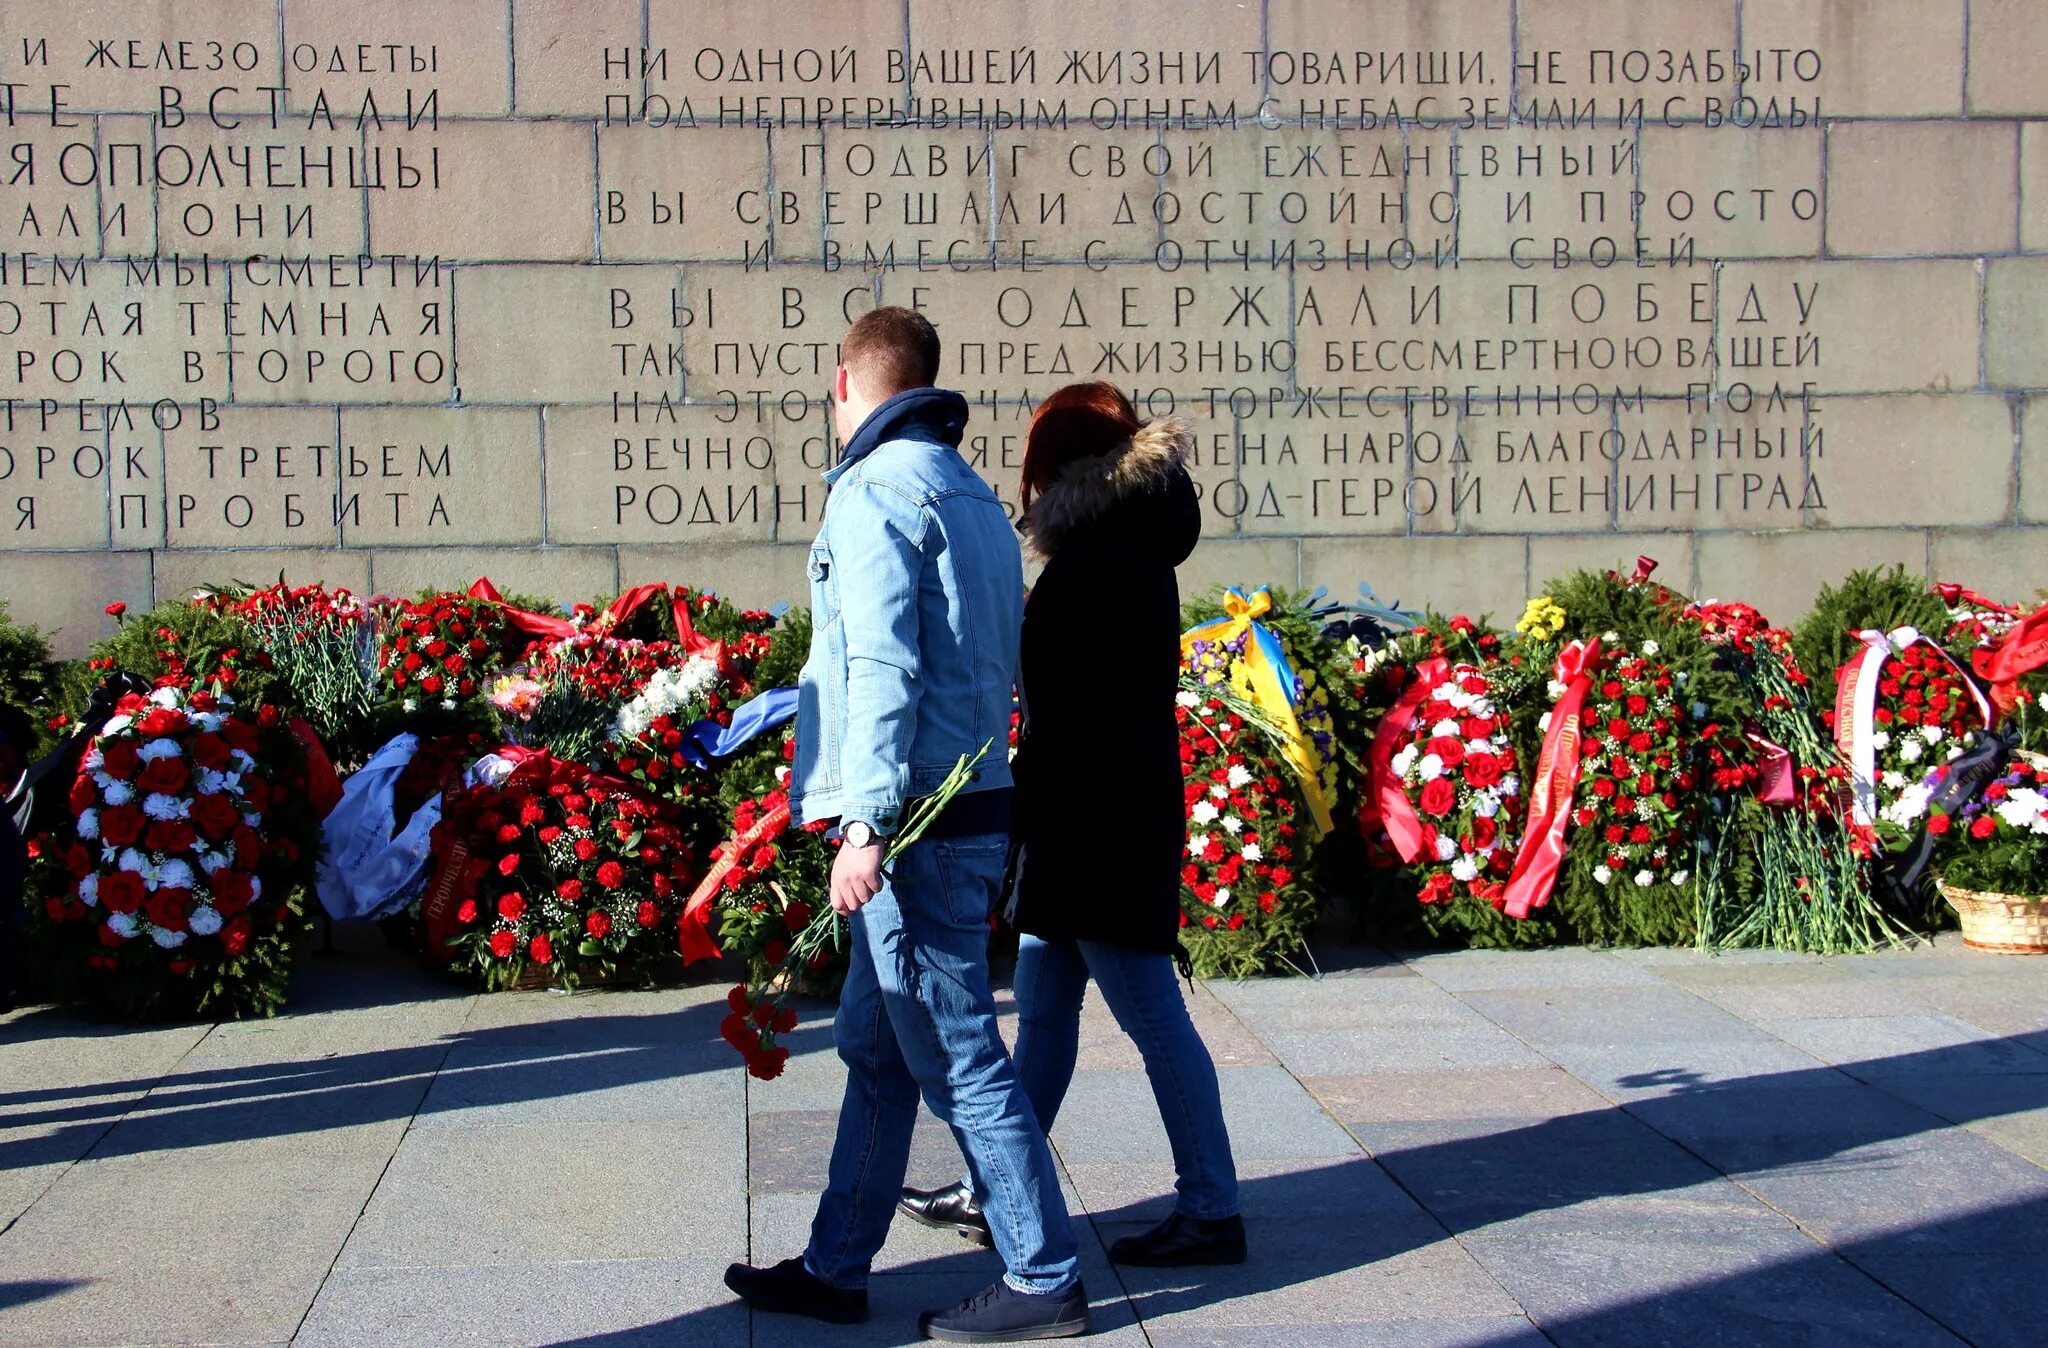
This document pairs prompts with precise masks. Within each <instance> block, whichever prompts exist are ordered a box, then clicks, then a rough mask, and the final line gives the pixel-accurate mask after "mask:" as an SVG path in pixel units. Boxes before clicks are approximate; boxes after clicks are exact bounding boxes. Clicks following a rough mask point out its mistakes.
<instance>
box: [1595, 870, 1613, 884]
mask: <svg viewBox="0 0 2048 1348" xmlns="http://www.w3.org/2000/svg"><path fill="white" fill-rule="evenodd" d="M1593 878H1594V879H1595V880H1598V881H1599V882H1600V883H1601V884H1603V885H1611V884H1613V883H1614V872H1613V871H1611V870H1609V869H1607V867H1605V866H1595V867H1594V868H1593Z"/></svg>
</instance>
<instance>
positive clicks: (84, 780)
mask: <svg viewBox="0 0 2048 1348" xmlns="http://www.w3.org/2000/svg"><path fill="white" fill-rule="evenodd" d="M4 780H6V779H5V778H0V781H4ZM66 803H67V804H69V805H70V806H71V813H72V814H74V815H79V814H84V813H85V812H86V811H87V810H90V809H91V808H92V807H93V806H95V805H97V804H99V803H100V789H99V787H98V786H97V785H95V784H94V782H93V780H92V778H90V777H73V778H72V779H71V795H70V796H69V797H68V798H67V801H66Z"/></svg>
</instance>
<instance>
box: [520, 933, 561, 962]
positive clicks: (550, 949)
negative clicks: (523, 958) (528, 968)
mask: <svg viewBox="0 0 2048 1348" xmlns="http://www.w3.org/2000/svg"><path fill="white" fill-rule="evenodd" d="M526 953H527V954H529V955H531V956H533V958H534V959H535V960H536V961H537V962H539V963H541V964H553V963H554V962H555V943H554V942H553V941H550V940H549V939H548V938H547V933H546V932H542V933H541V934H540V935H539V936H536V937H534V938H533V940H532V941H531V942H530V943H529V944H528V945H527V947H526Z"/></svg>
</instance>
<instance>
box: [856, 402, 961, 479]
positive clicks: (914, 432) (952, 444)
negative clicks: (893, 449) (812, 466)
mask: <svg viewBox="0 0 2048 1348" xmlns="http://www.w3.org/2000/svg"><path fill="white" fill-rule="evenodd" d="M966 433H967V399H965V398H963V397H961V396H960V395H959V394H957V393H955V392H953V390H951V389H943V388H910V389H905V390H903V392H901V393H898V394H896V395H895V396H893V397H891V398H889V399H888V400H887V401H885V402H884V403H882V405H881V406H879V407H877V408H876V409H875V410H874V411H872V412H870V413H868V418H867V420H866V421H863V422H862V423H861V424H860V429H859V430H857V431H855V432H854V433H853V438H852V439H850V440H848V441H847V442H846V448H845V449H844V450H842V451H841V452H840V455H839V462H838V464H836V465H835V466H834V467H833V468H832V470H831V471H830V472H828V473H826V474H825V481H827V482H837V481H838V480H839V479H840V478H841V477H843V476H844V475H845V474H846V473H847V471H848V470H849V469H851V468H852V467H853V465H855V464H856V463H859V462H860V461H861V460H862V459H864V458H866V457H867V456H868V455H869V454H871V453H873V452H874V451H875V448H876V447H877V446H879V445H884V444H887V443H888V442H889V441H891V440H919V441H923V442H924V443H926V444H932V445H945V446H946V447H947V448H949V449H958V448H959V447H960V437H961V436H963V435H965V434H966Z"/></svg>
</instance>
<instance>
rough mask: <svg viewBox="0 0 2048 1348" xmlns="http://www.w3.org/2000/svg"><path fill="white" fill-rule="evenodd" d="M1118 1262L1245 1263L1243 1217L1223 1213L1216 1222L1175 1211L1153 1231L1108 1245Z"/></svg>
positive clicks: (1141, 1264) (1156, 1265)
mask: <svg viewBox="0 0 2048 1348" xmlns="http://www.w3.org/2000/svg"><path fill="white" fill-rule="evenodd" d="M1109 1257H1110V1259H1111V1261H1112V1262H1114V1263H1118V1264H1130V1265H1133V1266H1135V1267H1138V1268H1188V1267H1191V1266H1193V1265H1197V1264H1242V1263H1243V1262H1244V1261H1245V1245H1244V1219H1243V1218H1241V1217H1223V1218H1219V1219H1218V1220H1216V1221H1213V1222H1206V1221H1203V1220H1202V1219H1201V1218H1199V1217H1188V1216H1185V1215H1183V1214H1181V1213H1178V1212H1176V1213H1174V1214H1173V1215H1172V1216H1171V1217H1168V1218H1167V1219H1166V1220H1165V1221H1163V1222H1161V1223H1160V1224H1159V1225H1157V1226H1155V1227H1153V1228H1152V1229H1151V1230H1150V1231H1146V1232H1143V1233H1142V1234H1139V1235H1135V1236H1125V1237H1124V1238H1123V1239H1122V1240H1119V1241H1118V1242H1116V1244H1114V1245H1112V1246H1110V1247H1109Z"/></svg>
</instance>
